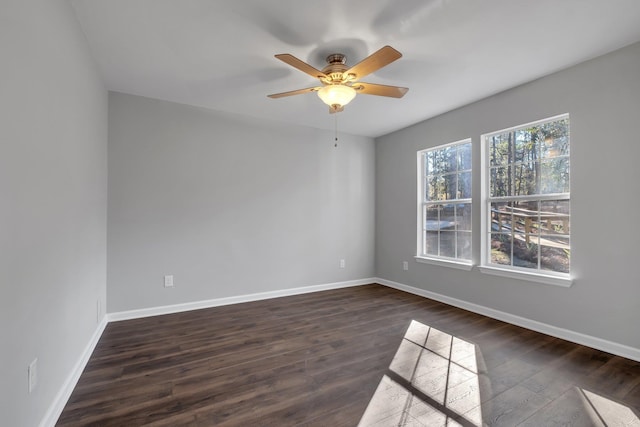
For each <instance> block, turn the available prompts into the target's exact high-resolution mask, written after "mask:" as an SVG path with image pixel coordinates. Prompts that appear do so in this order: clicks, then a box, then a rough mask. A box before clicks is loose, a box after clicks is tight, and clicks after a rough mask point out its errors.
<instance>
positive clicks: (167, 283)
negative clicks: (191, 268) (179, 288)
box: [164, 275, 173, 288]
mask: <svg viewBox="0 0 640 427" xmlns="http://www.w3.org/2000/svg"><path fill="white" fill-rule="evenodd" d="M164 287H165V288H173V275H169V276H164Z"/></svg>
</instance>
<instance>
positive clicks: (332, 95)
mask: <svg viewBox="0 0 640 427" xmlns="http://www.w3.org/2000/svg"><path fill="white" fill-rule="evenodd" d="M318 96H319V97H320V99H321V100H322V102H324V103H325V104H327V105H328V106H329V107H334V106H336V105H337V106H339V107H344V106H345V105H347V104H348V103H349V102H351V101H352V100H353V98H355V97H356V90H355V89H354V88H352V87H351V86H345V85H327V86H323V87H322V88H320V89H319V90H318Z"/></svg>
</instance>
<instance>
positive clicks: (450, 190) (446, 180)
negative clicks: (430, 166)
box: [439, 173, 458, 200]
mask: <svg viewBox="0 0 640 427" xmlns="http://www.w3.org/2000/svg"><path fill="white" fill-rule="evenodd" d="M457 188H458V174H455V173H454V174H448V175H445V176H443V177H442V192H441V193H440V194H439V196H440V200H454V199H457V198H458V197H457V196H456V192H457Z"/></svg>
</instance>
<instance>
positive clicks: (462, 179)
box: [457, 172, 471, 199]
mask: <svg viewBox="0 0 640 427" xmlns="http://www.w3.org/2000/svg"><path fill="white" fill-rule="evenodd" d="M457 198H458V199H470V198H471V172H462V173H459V174H458V197H457Z"/></svg>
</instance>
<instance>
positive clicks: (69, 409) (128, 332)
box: [57, 285, 640, 427]
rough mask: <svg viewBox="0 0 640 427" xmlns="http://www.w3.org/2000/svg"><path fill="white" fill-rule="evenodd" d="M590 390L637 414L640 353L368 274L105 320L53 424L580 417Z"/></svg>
mask: <svg viewBox="0 0 640 427" xmlns="http://www.w3.org/2000/svg"><path fill="white" fill-rule="evenodd" d="M389 387H391V388H389ZM585 390H586V391H585ZM379 393H382V394H379ZM589 393H591V394H589ZM585 396H595V397H592V399H593V400H594V401H596V400H597V404H598V405H600V404H603V402H604V403H607V402H610V403H611V404H610V405H609V406H608V409H605V410H603V412H606V411H609V412H611V411H612V410H614V409H616V408H617V410H618V411H619V412H620V414H619V416H618V418H615V417H614V418H611V419H613V420H628V419H629V418H630V417H634V416H636V417H637V413H638V410H639V408H640V402H639V401H640V363H637V362H634V361H631V360H628V359H624V358H621V357H617V356H613V355H610V354H607V353H604V352H601V351H598V350H594V349H590V348H587V347H584V346H580V345H576V344H572V343H569V342H566V341H563V340H560V339H557V338H553V337H549V336H547V335H544V334H540V333H537V332H534V331H530V330H526V329H523V328H520V327H517V326H514V325H510V324H507V323H504V322H501V321H498V320H495V319H490V318H487V317H484V316H481V315H478V314H475V313H471V312H469V311H465V310H461V309H458V308H455V307H452V306H449V305H446V304H442V303H439V302H436V301H433V300H429V299H425V298H422V297H418V296H415V295H411V294H408V293H405V292H401V291H397V290H394V289H390V288H387V287H384V286H380V285H367V286H357V287H353V288H345V289H337V290H331V291H324V292H316V293H310V294H303V295H295V296H291V297H283V298H275V299H271V300H263V301H256V302H251V303H242V304H235V305H227V306H221V307H215V308H211V309H202V310H195V311H190V312H183V313H175V314H170V315H164V316H156V317H148V318H143V319H134V320H128V321H121V322H113V323H110V324H109V325H108V326H107V328H106V329H105V331H104V333H103V335H102V337H101V339H100V342H99V343H98V345H97V346H96V348H95V350H94V352H93V354H92V356H91V358H90V360H89V362H88V363H87V366H86V368H85V371H84V372H83V374H82V376H81V377H80V380H79V381H78V384H77V385H76V388H75V390H74V392H73V393H72V395H71V397H70V399H69V401H68V402H67V405H66V407H65V409H64V410H63V412H62V414H61V416H60V419H59V420H58V423H57V425H58V426H87V425H96V426H127V427H129V426H156V427H160V426H211V425H216V426H217V425H220V426H278V427H280V426H329V425H330V426H355V425H358V424H359V423H360V421H361V420H362V421H363V423H364V424H363V425H372V424H375V425H382V426H384V425H391V424H390V423H392V424H393V425H428V426H431V425H439V424H438V423H440V424H441V425H445V424H446V423H449V425H463V426H480V425H517V424H519V423H523V425H546V424H549V423H556V422H557V423H560V424H562V423H563V422H568V423H569V424H571V423H574V425H577V424H575V423H576V422H578V423H580V422H585V420H588V419H590V418H589V416H593V414H592V413H590V412H589V410H592V409H593V408H591V409H588V408H587V409H585V407H584V398H585ZM390 399H391V400H390ZM603 399H604V400H603ZM391 402H394V403H393V405H391ZM376 405H382V406H381V407H374V406H376ZM387 405H391V406H388V407H387ZM616 405H617V406H616ZM611 408H614V409H611ZM624 409H626V410H627V412H625V411H624ZM609 412H607V413H606V414H604V415H601V416H602V417H606V416H612V415H611V414H610V413H609ZM632 421H633V419H632ZM616 422H617V421H616ZM639 422H640V420H639ZM540 423H542V424H540Z"/></svg>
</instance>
